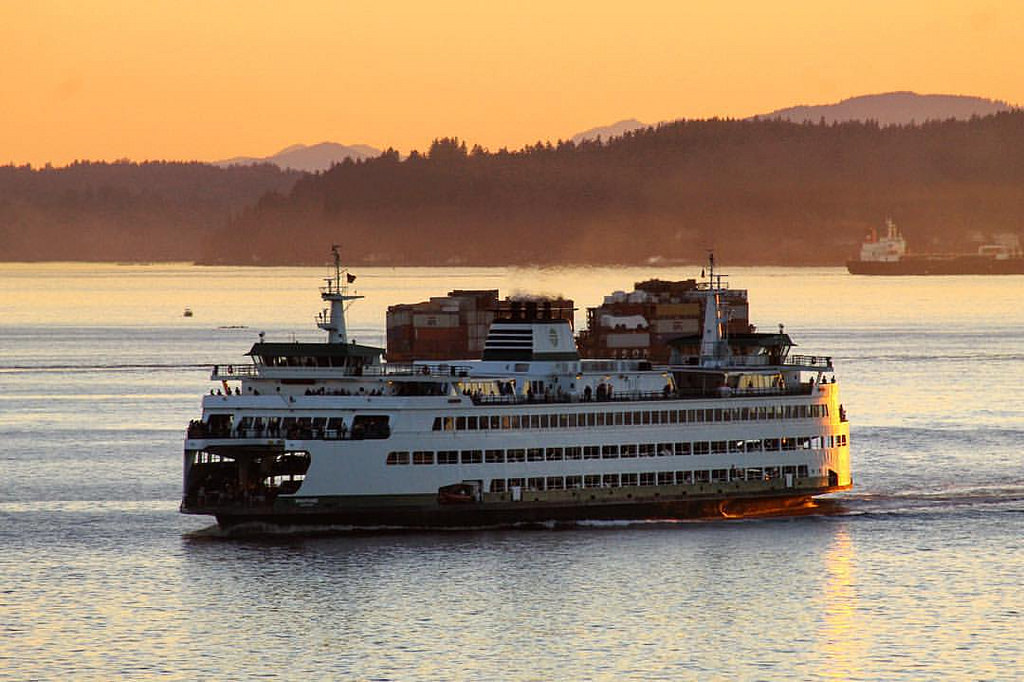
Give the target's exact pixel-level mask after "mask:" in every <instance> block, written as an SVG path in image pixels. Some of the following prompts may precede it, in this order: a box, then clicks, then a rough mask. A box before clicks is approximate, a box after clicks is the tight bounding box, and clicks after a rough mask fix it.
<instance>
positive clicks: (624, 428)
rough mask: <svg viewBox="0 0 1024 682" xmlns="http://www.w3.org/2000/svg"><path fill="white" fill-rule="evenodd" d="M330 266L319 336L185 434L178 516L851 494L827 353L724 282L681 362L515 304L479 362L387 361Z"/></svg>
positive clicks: (233, 373) (224, 398)
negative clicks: (809, 348)
mask: <svg viewBox="0 0 1024 682" xmlns="http://www.w3.org/2000/svg"><path fill="white" fill-rule="evenodd" d="M353 279H354V277H353V276H352V275H350V274H348V273H347V272H346V271H344V270H343V269H341V266H340V262H339V259H338V256H337V251H335V264H334V270H333V273H332V276H331V277H328V278H327V279H326V286H324V287H322V288H321V297H322V299H323V300H324V301H325V302H327V303H328V304H329V310H324V311H323V312H322V313H321V314H320V315H319V316H318V326H319V327H320V328H321V329H322V330H324V331H325V332H326V333H327V339H326V341H325V342H323V343H296V342H286V343H278V342H269V341H265V340H264V338H263V337H262V335H261V337H260V339H259V341H258V342H257V343H256V344H255V345H253V346H252V348H251V350H250V351H249V353H248V355H249V357H250V358H251V362H249V363H248V364H243V365H231V366H228V365H218V366H215V367H214V368H213V371H212V374H211V378H212V379H213V380H214V381H215V382H217V383H216V385H217V387H218V388H216V389H215V390H212V391H211V392H210V394H209V395H206V396H204V397H203V399H202V415H201V417H200V418H199V419H196V420H194V421H193V422H192V423H191V424H190V425H189V427H188V430H187V434H186V438H185V442H184V471H183V495H182V501H181V511H182V512H183V513H186V514H200V515H210V516H213V517H215V518H216V520H217V522H218V524H219V525H220V526H222V527H232V526H237V525H239V524H247V523H259V524H272V525H288V526H290V525H297V526H299V525H301V526H305V525H317V526H323V525H328V526H337V525H342V526H345V527H356V528H388V527H403V528H427V527H481V526H506V525H518V524H537V523H551V522H554V523H559V522H570V523H572V522H579V521H585V520H636V519H685V518H697V517H716V518H722V517H742V516H749V515H760V514H775V513H796V512H804V511H806V510H807V509H809V508H813V506H814V502H813V498H815V497H816V496H819V495H823V494H826V493H832V492H836V491H841V490H846V489H848V488H850V487H851V486H852V484H853V481H852V477H851V470H850V449H849V447H850V444H849V423H848V421H847V415H846V413H845V410H844V408H843V406H842V405H841V404H840V402H839V386H838V384H837V383H836V378H835V373H834V368H833V363H832V360H831V358H829V357H823V356H798V355H790V354H789V351H790V349H791V347H792V346H793V343H792V341H791V340H790V339H789V336H788V335H787V334H785V333H783V331H782V329H781V328H780V330H779V333H768V334H755V333H749V334H745V335H743V340H742V344H735V343H730V341H731V339H730V338H729V337H728V334H727V324H726V323H727V320H728V311H727V310H726V308H725V305H724V304H723V301H724V300H727V298H728V297H727V296H726V294H727V293H728V285H727V283H726V281H725V278H724V277H723V276H721V275H719V274H716V273H715V272H714V263H713V261H712V262H711V264H710V268H709V271H708V274H707V276H706V277H702V280H701V281H700V283H699V284H697V285H696V287H697V291H699V294H700V296H701V298H702V301H703V303H702V315H703V324H702V332H701V335H700V337H699V341H698V343H697V344H696V345H688V344H684V345H683V346H682V347H683V348H685V349H686V351H685V352H687V353H690V354H689V355H687V356H682V357H675V358H674V360H675V362H674V364H665V365H654V364H653V363H652V362H651V360H649V359H643V358H640V359H632V358H630V359H623V358H615V359H587V358H582V357H581V355H580V353H579V351H578V349H577V346H576V340H575V338H574V336H573V333H572V328H571V326H570V324H569V321H568V320H567V319H564V318H563V317H559V316H558V315H557V314H556V313H555V311H553V310H551V308H550V306H549V305H544V304H540V305H538V304H536V303H533V304H530V303H529V302H527V303H524V304H522V305H516V304H514V305H512V306H511V308H510V309H508V310H507V311H505V312H503V313H501V314H500V315H498V316H497V317H496V318H495V319H494V321H493V322H492V323H491V324H490V329H489V331H488V333H487V337H486V339H485V342H484V347H483V351H482V356H481V357H480V358H479V359H471V360H461V359H459V358H457V357H456V358H452V359H451V360H449V361H436V360H430V361H412V362H408V363H397V362H385V361H383V358H382V356H383V354H384V349H381V348H375V347H371V346H365V345H359V344H356V343H355V342H353V341H350V340H349V338H348V335H347V331H346V323H345V306H346V304H347V303H349V302H350V301H352V300H354V299H357V298H362V297H361V296H358V295H355V294H354V293H351V290H350V284H351V282H352V281H353Z"/></svg>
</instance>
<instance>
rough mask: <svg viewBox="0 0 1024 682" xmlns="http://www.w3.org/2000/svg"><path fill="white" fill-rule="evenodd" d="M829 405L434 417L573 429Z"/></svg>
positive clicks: (505, 426)
mask: <svg viewBox="0 0 1024 682" xmlns="http://www.w3.org/2000/svg"><path fill="white" fill-rule="evenodd" d="M827 416H828V405H824V404H816V405H759V406H756V407H713V408H712V407H709V408H705V409H690V410H631V411H628V412H582V413H578V412H561V413H557V414H506V415H486V416H470V417H435V418H434V426H433V430H434V431H486V430H492V431H497V430H503V431H504V430H510V429H573V428H578V427H588V426H641V425H648V424H650V425H657V424H702V423H709V422H710V423H716V422H741V421H768V420H773V419H820V418H823V417H827Z"/></svg>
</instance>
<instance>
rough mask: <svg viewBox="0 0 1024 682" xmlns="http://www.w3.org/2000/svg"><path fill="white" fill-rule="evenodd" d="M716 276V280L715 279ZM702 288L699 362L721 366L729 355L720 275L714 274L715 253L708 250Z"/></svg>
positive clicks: (707, 365) (705, 365) (711, 365)
mask: <svg viewBox="0 0 1024 682" xmlns="http://www.w3.org/2000/svg"><path fill="white" fill-rule="evenodd" d="M716 277H717V280H716V279H715V278H716ZM701 288H702V289H703V290H704V325H703V331H702V333H701V340H700V364H701V366H703V367H721V366H723V365H724V364H725V363H726V361H727V359H728V357H729V346H728V344H727V343H726V342H725V332H724V330H725V321H726V318H725V314H724V311H723V310H722V299H721V293H722V291H723V290H724V289H723V287H722V275H716V274H715V254H714V252H713V251H711V252H708V271H707V281H706V282H703V283H702V284H701Z"/></svg>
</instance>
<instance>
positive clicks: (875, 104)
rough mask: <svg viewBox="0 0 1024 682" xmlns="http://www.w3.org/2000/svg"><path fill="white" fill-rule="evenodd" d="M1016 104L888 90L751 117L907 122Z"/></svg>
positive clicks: (957, 116)
mask: <svg viewBox="0 0 1024 682" xmlns="http://www.w3.org/2000/svg"><path fill="white" fill-rule="evenodd" d="M1014 108H1015V107H1013V106H1011V105H1010V104H1008V103H1006V102H1003V101H1000V100H993V99H986V98H984V97H969V96H966V95H919V94H917V93H915V92H907V91H902V92H887V93H883V94H878V95H861V96H859V97H850V98H848V99H844V100H842V101H840V102H837V103H835V104H821V105H810V106H804V105H801V106H795V107H787V108H785V109H777V110H775V111H772V112H770V113H767V114H761V115H758V116H752V117H751V118H750V119H748V120H753V119H775V118H778V119H782V120H785V121H792V122H794V123H804V122H810V123H818V122H819V121H821V120H822V119H824V121H825V122H826V123H842V122H845V121H877V122H878V123H879V125H883V126H887V125H908V124H910V123H924V122H925V121H945V120H948V119H951V118H953V119H958V120H965V119H969V118H971V117H972V116H990V115H992V114H996V113H999V112H1001V111H1009V110H1011V109H1014Z"/></svg>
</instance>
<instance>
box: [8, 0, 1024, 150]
mask: <svg viewBox="0 0 1024 682" xmlns="http://www.w3.org/2000/svg"><path fill="white" fill-rule="evenodd" d="M1022 36H1024V2H1007V1H1005V0H972V2H965V1H964V0H915V1H903V0H884V1H883V0H858V1H857V2H849V1H846V0H832V1H829V0H813V1H805V0H784V1H782V2H765V1H764V0H757V1H748V0H732V2H727V3H726V2H723V3H714V2H706V1H702V2H698V1H696V0H673V1H667V2H644V1H643V0H639V1H637V2H621V1H618V2H601V1H599V0H591V1H589V2H557V1H556V0H546V1H544V2H535V1H533V0H519V1H517V2H482V1H480V0H473V1H468V0H467V1H462V0H458V1H454V0H453V1H445V0H426V1H424V0H420V1H418V2H388V1H387V0H374V1H369V2H364V1H362V0H291V1H290V2H280V1H277V0H241V1H236V0H198V1H196V0H173V1H166V0H131V1H129V0H60V1H58V0H0V93H2V101H0V164H3V163H8V162H12V163H16V164H22V163H32V164H34V165H40V164H43V163H46V162H48V161H49V162H52V163H54V164H56V165H63V164H66V163H68V162H70V161H73V160H75V159H93V160H113V159H118V158H130V159H133V160H145V159H199V160H215V159H220V158H225V157H231V156H237V155H254V156H263V155H269V154H272V153H274V152H276V151H278V150H279V149H281V148H282V147H285V146H287V145H290V144H294V143H306V144H311V143H316V142H322V141H324V140H331V141H335V142H341V143H344V144H356V143H363V144H369V145H373V146H376V147H386V146H389V145H390V146H393V147H395V148H397V149H399V150H400V151H402V152H403V153H407V152H408V151H410V150H412V149H420V150H423V149H425V148H426V147H427V146H428V145H429V143H430V140H431V139H433V138H435V137H439V136H446V135H457V136H459V137H461V138H463V139H465V140H467V141H468V142H469V143H471V144H472V143H480V144H482V145H484V146H485V147H488V148H490V149H492V150H494V149H497V148H499V147H501V146H508V147H510V148H517V147H520V146H522V145H523V144H525V143H530V142H535V141H537V140H552V141H553V140H556V139H558V138H560V137H561V138H567V137H570V136H571V135H572V134H574V133H576V132H579V131H581V130H585V129H587V128H591V127H594V126H597V125H604V124H609V123H612V122H614V121H617V120H620V119H623V118H638V119H640V120H642V121H645V122H657V121H660V120H667V119H674V118H701V117H709V116H734V117H742V116H748V115H753V114H757V113H765V112H768V111H771V110H773V109H777V108H781V107H786V106H791V105H795V104H823V103H829V102H835V101H838V100H840V99H843V98H845V97H850V96H854V95H861V94H869V93H878V92H888V91H892V90H914V91H916V92H920V93H943V94H967V95H978V96H982V97H991V98H994V99H1002V100H1006V101H1009V102H1011V103H1024V77H1022V75H1021V74H1022V73H1024V68H1022V67H1024V56H1022V55H1024V51H1022V49H1021V46H1020V41H1021V37H1022Z"/></svg>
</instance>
